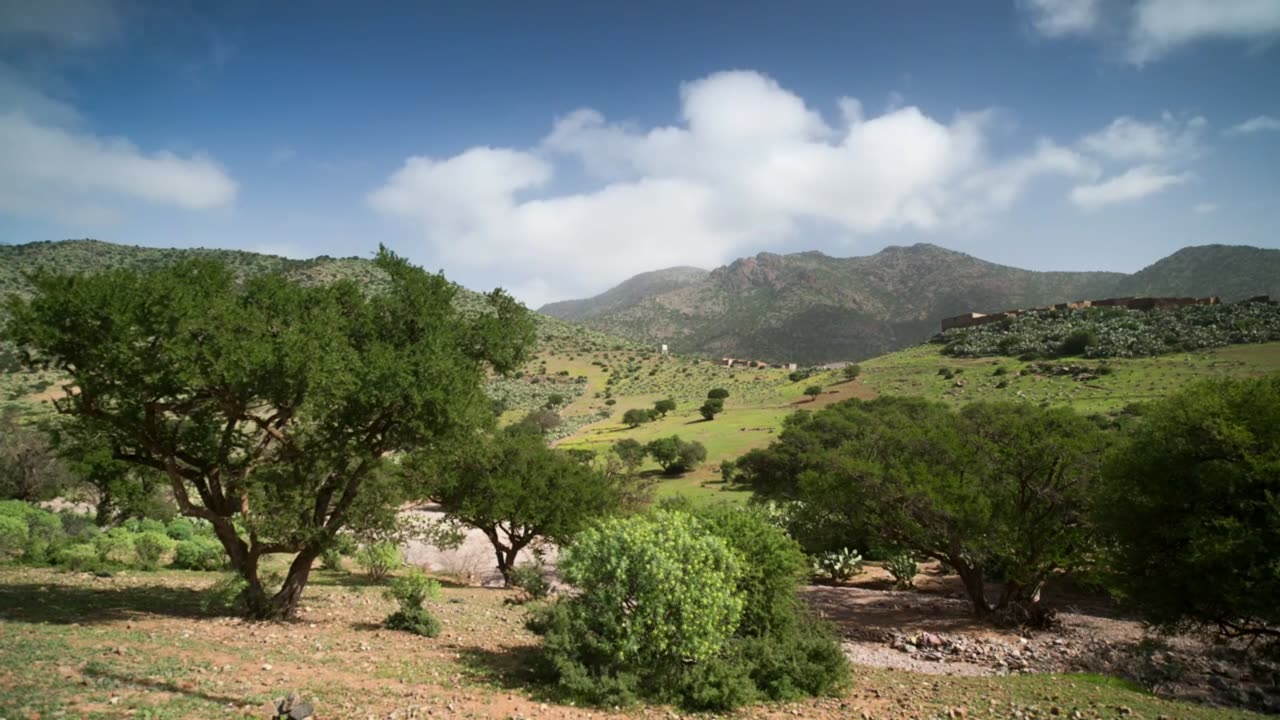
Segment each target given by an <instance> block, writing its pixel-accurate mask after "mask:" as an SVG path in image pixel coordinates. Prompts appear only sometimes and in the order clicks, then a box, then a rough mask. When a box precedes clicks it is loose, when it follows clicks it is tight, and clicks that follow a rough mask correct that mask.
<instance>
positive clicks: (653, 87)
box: [0, 0, 1280, 306]
mask: <svg viewBox="0 0 1280 720" xmlns="http://www.w3.org/2000/svg"><path fill="white" fill-rule="evenodd" d="M371 8H376V11H374V10H373V9H371ZM1277 40H1280V2H1277V1H1276V0H1215V1H1214V2H1205V1H1203V0H1007V1H1005V0H976V1H975V2H964V3H953V2H940V1H937V0H930V1H928V2H895V3H862V2H800V3H763V2H732V3H729V2H724V3H714V2H703V3H677V2H645V3H639V2H627V3H623V2H591V3H586V2H582V3H569V2H540V3H517V2H465V3H464V2H457V3H452V2H442V3H391V2H384V3H377V4H375V5H373V6H370V7H357V6H356V5H354V4H352V3H345V2H325V3H308V4H302V3H251V2H222V3H199V2H190V3H146V2H137V1H134V2H127V1H125V0H45V2H42V3H39V4H37V3H20V2H13V3H0V242H6V243H22V242H29V241H33V240H46V239H61V238H67V237H95V238H100V239H104V240H110V241H113V242H120V243H130V244H139V245H152V246H176V247H190V246H213V247H234V248H243V249H249V250H258V251H265V252H275V253H281V254H287V255H292V256H298V257H304V256H312V255H318V254H329V255H360V256H368V255H369V254H370V253H372V252H373V250H374V249H375V248H376V247H377V245H378V243H379V242H383V243H386V244H388V245H389V246H391V247H393V248H394V249H396V250H397V251H399V252H401V253H403V254H405V255H407V256H409V257H410V258H412V259H413V260H414V261H416V262H418V263H420V264H422V265H424V266H425V267H427V268H429V269H432V270H435V269H443V270H444V271H445V273H446V275H448V276H449V277H451V278H453V279H456V280H459V281H460V282H462V283H463V284H465V285H468V286H470V287H473V288H477V289H486V288H489V287H493V286H495V285H502V286H505V287H508V288H510V289H512V290H513V291H515V292H516V294H517V295H518V296H520V297H521V298H523V299H525V300H526V301H527V302H529V303H530V304H531V305H535V306H536V305H539V304H541V303H542V302H544V301H547V300H554V299H562V298H566V297H577V296H583V295H588V294H592V293H594V292H598V291H600V290H603V289H605V288H606V287H608V286H610V285H612V284H614V283H616V282H618V281H620V280H622V279H625V278H626V277H629V276H630V275H632V274H634V273H636V272H641V271H644V270H652V269H657V268H660V267H666V266H670V265H676V264H690V265H698V266H702V267H713V266H715V265H718V264H722V263H724V262H728V261H730V260H732V259H734V258H736V257H740V256H743V255H751V254H755V253H757V252H761V251H771V252H795V251H801V250H810V249H818V250H822V251H824V252H827V253H829V254H832V255H841V256H846V255H861V254H867V253H871V252H875V251H877V250H879V249H880V248H882V247H884V246H886V245H901V244H909V243H914V242H932V243H936V244H939V245H943V246H945V247H949V248H953V249H956V250H961V251H965V252H969V253H971V254H974V255H977V256H979V257H982V258H985V259H989V260H992V261H996V262H1002V263H1007V264H1012V265H1018V266H1022V267H1029V268H1034V269H1109V270H1122V271H1133V270H1137V269H1139V268H1141V267H1143V266H1145V265H1147V264H1149V263H1150V262H1153V261H1154V260H1156V259H1158V258H1160V257H1162V256H1164V255H1166V254H1168V253H1169V252H1172V251H1173V250H1176V249H1177V248H1179V247H1182V246H1185V245H1192V244H1204V243H1211V242H1222V243H1232V244H1251V245H1259V246H1266V247H1277V246H1280V235H1277V233H1276V231H1275V228H1276V227H1280V203H1276V202H1275V198H1276V197H1277V196H1280V192H1278V190H1280V162H1277V161H1280V47H1277ZM5 159H7V160H5Z"/></svg>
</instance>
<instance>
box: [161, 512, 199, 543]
mask: <svg viewBox="0 0 1280 720" xmlns="http://www.w3.org/2000/svg"><path fill="white" fill-rule="evenodd" d="M164 532H165V534H166V535H168V536H169V537H170V538H173V539H174V540H190V539H191V538H192V537H194V536H195V534H196V526H195V525H194V524H192V522H191V521H190V520H188V519H187V518H181V517H180V518H174V519H173V520H170V521H169V524H168V525H166V526H165V528H164Z"/></svg>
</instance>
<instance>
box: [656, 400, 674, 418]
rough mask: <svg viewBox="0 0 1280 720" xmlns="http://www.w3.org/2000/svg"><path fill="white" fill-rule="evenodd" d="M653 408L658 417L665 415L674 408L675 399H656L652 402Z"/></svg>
mask: <svg viewBox="0 0 1280 720" xmlns="http://www.w3.org/2000/svg"><path fill="white" fill-rule="evenodd" d="M653 409H654V410H656V411H657V413H658V415H659V416H660V417H666V416H667V413H669V412H671V411H672V410H675V409H676V401H675V400H672V399H671V398H666V399H665V400H658V401H657V402H655V403H654V404H653Z"/></svg>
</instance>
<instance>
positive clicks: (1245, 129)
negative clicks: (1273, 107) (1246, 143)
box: [1224, 115, 1280, 135]
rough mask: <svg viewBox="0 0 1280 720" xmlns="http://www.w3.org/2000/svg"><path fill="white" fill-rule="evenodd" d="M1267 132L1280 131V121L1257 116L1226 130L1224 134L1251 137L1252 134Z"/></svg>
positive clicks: (1269, 117)
mask: <svg viewBox="0 0 1280 720" xmlns="http://www.w3.org/2000/svg"><path fill="white" fill-rule="evenodd" d="M1269 130H1280V120H1277V119H1276V118H1273V117H1271V116H1270V115H1258V116H1257V117H1251V118H1249V119H1248V120H1245V121H1244V122H1242V123H1240V124H1239V125H1233V126H1231V127H1229V128H1227V129H1226V130H1225V131H1224V132H1225V134H1227V135H1252V134H1253V133H1259V132H1267V131H1269Z"/></svg>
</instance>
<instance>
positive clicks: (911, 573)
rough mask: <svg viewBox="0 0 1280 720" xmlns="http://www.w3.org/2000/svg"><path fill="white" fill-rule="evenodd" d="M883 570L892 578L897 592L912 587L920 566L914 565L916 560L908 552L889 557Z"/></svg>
mask: <svg viewBox="0 0 1280 720" xmlns="http://www.w3.org/2000/svg"><path fill="white" fill-rule="evenodd" d="M884 569H885V570H888V571H889V574H890V575H892V576H893V583H894V586H895V587H897V588H898V589H899V590H906V589H907V588H910V587H912V586H913V585H914V584H915V583H914V580H915V577H916V574H917V573H919V572H920V566H919V565H917V564H916V559H915V558H914V557H912V556H911V553H909V552H901V553H896V554H894V555H891V556H890V557H889V559H888V560H887V561H885V564H884Z"/></svg>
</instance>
